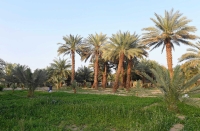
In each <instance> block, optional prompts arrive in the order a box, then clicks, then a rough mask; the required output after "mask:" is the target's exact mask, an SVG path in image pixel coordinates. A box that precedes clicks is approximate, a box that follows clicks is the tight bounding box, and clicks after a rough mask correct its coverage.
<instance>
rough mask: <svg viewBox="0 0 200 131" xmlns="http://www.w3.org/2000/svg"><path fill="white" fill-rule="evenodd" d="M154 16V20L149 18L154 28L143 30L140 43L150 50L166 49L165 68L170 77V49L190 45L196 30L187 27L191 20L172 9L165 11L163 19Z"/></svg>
mask: <svg viewBox="0 0 200 131" xmlns="http://www.w3.org/2000/svg"><path fill="white" fill-rule="evenodd" d="M155 16H156V19H153V18H151V20H152V21H153V22H154V24H155V27H148V28H144V29H143V30H144V31H146V33H143V37H142V41H143V44H145V45H148V46H150V47H151V46H153V48H152V50H153V49H155V48H158V47H160V46H163V47H162V52H163V50H164V48H166V54H167V66H168V70H169V71H170V76H172V75H173V68H172V66H173V63H172V49H174V45H178V46H180V44H181V43H182V44H184V45H192V43H191V42H190V41H189V40H195V39H196V38H197V36H195V35H193V34H191V32H192V33H194V32H195V31H196V30H197V29H196V27H194V26H189V25H188V23H189V22H191V20H189V19H187V18H186V17H184V16H182V14H181V13H179V11H176V12H174V11H173V9H172V10H171V11H170V12H168V11H165V15H164V17H162V16H160V15H158V14H156V13H155Z"/></svg>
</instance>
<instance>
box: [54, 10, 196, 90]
mask: <svg viewBox="0 0 200 131" xmlns="http://www.w3.org/2000/svg"><path fill="white" fill-rule="evenodd" d="M155 16H156V19H153V18H151V20H152V21H153V22H154V24H155V26H154V27H147V28H144V29H143V30H144V31H145V33H143V34H142V37H141V38H140V37H139V35H137V34H136V33H133V34H131V33H130V32H128V31H127V32H121V31H119V32H117V33H116V34H113V35H112V36H111V37H107V36H106V35H105V34H102V33H99V34H97V33H95V34H90V35H89V36H88V37H87V38H86V39H83V38H82V37H81V36H79V35H76V36H73V35H71V34H70V35H69V36H65V37H63V39H64V41H65V43H64V44H61V43H59V45H60V47H59V48H58V54H59V55H60V54H64V55H66V54H70V55H71V60H72V62H71V64H72V68H71V69H72V70H71V82H72V81H74V78H75V68H74V67H75V52H77V53H78V54H79V55H80V56H81V60H85V61H87V60H88V59H90V62H93V63H94V82H93V85H92V87H93V88H95V89H97V88H98V75H99V70H100V62H99V61H101V62H103V63H104V64H103V65H104V67H103V68H104V73H103V80H102V84H103V85H104V86H103V87H105V83H106V82H107V81H106V80H107V78H106V77H107V72H106V71H107V68H108V65H109V64H114V65H116V66H115V68H116V69H117V70H116V73H115V82H114V84H113V91H114V92H115V91H116V90H117V88H118V87H119V80H120V76H121V78H122V79H123V80H124V81H126V82H123V83H125V85H124V87H126V88H127V89H128V88H129V87H130V80H131V71H132V68H133V67H134V65H133V63H134V60H141V59H143V58H144V57H146V56H147V55H148V53H147V49H148V48H149V47H153V48H152V49H151V50H153V49H155V48H158V47H160V46H162V51H163V50H164V48H166V54H167V66H168V70H169V72H170V76H171V77H172V76H173V66H172V65H173V63H172V49H174V45H178V46H179V45H180V44H184V45H189V46H194V44H192V43H191V42H190V40H195V39H197V38H198V37H197V36H196V35H194V34H191V33H194V32H195V31H196V30H197V29H196V28H195V27H194V26H189V25H188V23H189V22H190V21H191V20H188V19H187V18H186V17H184V16H182V14H181V13H180V12H179V11H176V12H174V11H173V9H172V10H171V11H169V12H168V11H165V15H164V17H162V16H161V15H158V14H156V13H155ZM195 47H196V48H197V47H198V45H197V46H195ZM190 51H191V50H190ZM192 51H194V50H192ZM189 58H192V56H187V55H183V56H182V58H181V59H180V61H183V60H186V59H189Z"/></svg>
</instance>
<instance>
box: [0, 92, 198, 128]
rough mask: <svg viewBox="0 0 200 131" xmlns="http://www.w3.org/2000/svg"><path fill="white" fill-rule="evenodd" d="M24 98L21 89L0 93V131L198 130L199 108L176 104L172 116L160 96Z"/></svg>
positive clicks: (64, 94)
mask: <svg viewBox="0 0 200 131" xmlns="http://www.w3.org/2000/svg"><path fill="white" fill-rule="evenodd" d="M26 96H27V91H25V90H17V91H14V93H12V91H3V92H0V100H1V102H0V130H3V131H10V130H14V131H25V130H29V131H44V130H45V131H49V130H52V131H75V130H78V131H79V130H82V131H100V130H104V131H120V130H124V131H130V130H137V131H145V130H147V129H148V130H149V131H160V130H162V131H169V130H170V129H172V128H173V126H175V125H177V124H178V126H179V127H180V128H183V129H184V130H190V131H193V130H194V131H197V130H199V129H200V125H199V123H200V113H199V111H200V108H198V107H195V106H191V105H186V104H183V103H180V104H179V108H180V112H179V113H178V114H177V113H173V112H170V111H168V110H167V109H166V106H165V104H164V102H163V101H162V99H160V97H136V96H133V95H132V96H120V95H110V94H104V95H98V94H81V93H77V94H72V93H68V92H52V93H48V92H44V91H36V92H35V95H34V97H33V98H27V97H26ZM194 97H195V98H196V99H198V98H199V97H200V96H199V95H195V96H194Z"/></svg>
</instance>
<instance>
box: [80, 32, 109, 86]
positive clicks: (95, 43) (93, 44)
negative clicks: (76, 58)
mask: <svg viewBox="0 0 200 131" xmlns="http://www.w3.org/2000/svg"><path fill="white" fill-rule="evenodd" d="M106 42H107V37H106V35H105V34H102V33H100V34H97V33H95V34H90V35H89V36H88V37H87V39H86V40H85V44H83V46H82V49H81V50H82V51H81V57H82V58H81V59H82V60H85V61H87V60H88V59H89V58H91V59H90V61H95V65H94V83H93V86H92V87H93V88H95V89H97V88H98V71H99V56H100V54H101V48H100V47H102V46H103V45H104V44H105V43H106Z"/></svg>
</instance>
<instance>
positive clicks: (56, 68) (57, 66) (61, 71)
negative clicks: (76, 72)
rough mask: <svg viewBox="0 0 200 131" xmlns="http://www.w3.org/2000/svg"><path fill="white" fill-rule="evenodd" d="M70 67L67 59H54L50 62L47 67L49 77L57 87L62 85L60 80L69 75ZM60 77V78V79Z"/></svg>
mask: <svg viewBox="0 0 200 131" xmlns="http://www.w3.org/2000/svg"><path fill="white" fill-rule="evenodd" d="M70 67H71V64H69V61H68V60H67V59H61V58H59V59H54V60H53V63H51V64H50V67H49V68H48V70H49V74H51V77H52V78H51V77H50V79H51V80H52V81H55V82H59V83H58V89H60V87H61V86H62V82H63V81H64V80H66V78H67V77H68V76H69V74H70V71H69V68H70ZM61 79H62V80H61Z"/></svg>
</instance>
